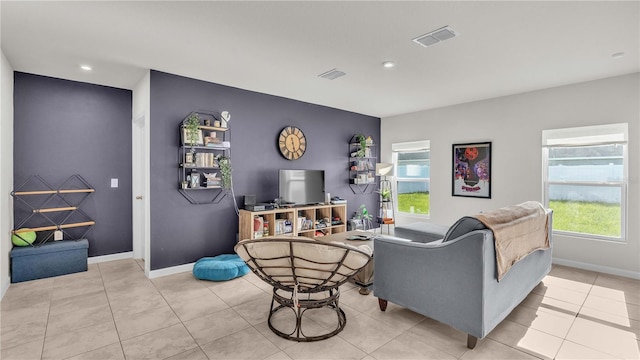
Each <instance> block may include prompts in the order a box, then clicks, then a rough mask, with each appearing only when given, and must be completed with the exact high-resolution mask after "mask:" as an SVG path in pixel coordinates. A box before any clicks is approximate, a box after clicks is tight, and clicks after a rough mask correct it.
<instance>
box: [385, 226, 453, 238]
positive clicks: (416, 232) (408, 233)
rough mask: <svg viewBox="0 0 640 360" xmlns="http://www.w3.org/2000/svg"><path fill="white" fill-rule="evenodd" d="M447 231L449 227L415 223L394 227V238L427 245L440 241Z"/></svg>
mask: <svg viewBox="0 0 640 360" xmlns="http://www.w3.org/2000/svg"><path fill="white" fill-rule="evenodd" d="M448 229H449V227H448V226H446V225H438V224H431V223H427V222H415V223H410V224H406V225H402V226H396V228H395V230H394V236H396V237H399V238H403V239H409V240H411V241H417V242H422V243H428V242H432V241H436V240H440V239H442V238H443V237H444V235H445V234H446V232H447V230H448Z"/></svg>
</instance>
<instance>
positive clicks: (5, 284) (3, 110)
mask: <svg viewBox="0 0 640 360" xmlns="http://www.w3.org/2000/svg"><path fill="white" fill-rule="evenodd" d="M0 174H2V176H0V299H1V298H2V297H3V296H4V293H5V291H7V289H8V288H9V284H10V282H11V278H10V277H9V251H11V229H12V228H13V199H12V198H11V196H10V195H9V193H11V191H12V190H13V68H12V67H11V64H9V61H8V60H7V58H6V57H5V56H4V53H3V52H1V51H0Z"/></svg>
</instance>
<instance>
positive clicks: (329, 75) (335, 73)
mask: <svg viewBox="0 0 640 360" xmlns="http://www.w3.org/2000/svg"><path fill="white" fill-rule="evenodd" d="M345 75H347V73H345V72H342V71H340V70H338V69H331V70H329V71H327V72H324V73H322V74H320V75H318V76H319V77H321V78H325V79H329V80H335V79H337V78H339V77H341V76H345Z"/></svg>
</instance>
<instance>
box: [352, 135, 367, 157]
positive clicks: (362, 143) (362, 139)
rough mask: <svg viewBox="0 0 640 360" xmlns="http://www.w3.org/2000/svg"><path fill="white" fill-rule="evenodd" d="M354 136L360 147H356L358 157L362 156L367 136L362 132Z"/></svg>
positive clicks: (365, 150) (365, 147)
mask: <svg viewBox="0 0 640 360" xmlns="http://www.w3.org/2000/svg"><path fill="white" fill-rule="evenodd" d="M355 138H356V141H357V142H358V143H359V145H360V148H359V149H358V157H361V158H363V157H365V155H366V154H367V137H366V136H364V135H362V134H358V135H356V136H355Z"/></svg>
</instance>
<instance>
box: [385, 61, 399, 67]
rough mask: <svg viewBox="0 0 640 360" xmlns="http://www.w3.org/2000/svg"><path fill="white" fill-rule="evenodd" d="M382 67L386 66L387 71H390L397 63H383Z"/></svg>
mask: <svg viewBox="0 0 640 360" xmlns="http://www.w3.org/2000/svg"><path fill="white" fill-rule="evenodd" d="M382 66H384V67H385V68H387V69H390V68H392V67H394V66H396V63H394V62H393V61H385V62H383V63H382Z"/></svg>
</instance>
